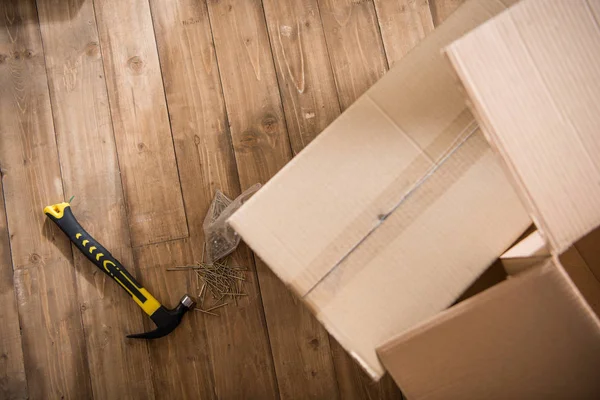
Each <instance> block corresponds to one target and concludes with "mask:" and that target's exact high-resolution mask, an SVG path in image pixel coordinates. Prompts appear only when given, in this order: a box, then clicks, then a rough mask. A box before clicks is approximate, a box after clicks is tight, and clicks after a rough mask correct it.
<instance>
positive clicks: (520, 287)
mask: <svg viewBox="0 0 600 400" xmlns="http://www.w3.org/2000/svg"><path fill="white" fill-rule="evenodd" d="M378 353H379V355H380V357H381V360H382V362H383V364H384V365H385V366H386V368H387V369H388V371H389V372H390V374H391V375H392V377H393V378H394V379H395V380H396V382H397V383H398V384H399V385H400V387H401V388H402V391H403V392H404V394H405V395H406V396H407V397H408V398H409V399H419V398H427V399H429V400H434V399H447V398H463V399H507V398H508V399H511V398H532V399H538V398H546V397H547V398H576V399H587V398H589V399H592V398H594V399H595V398H597V395H598V393H600V380H599V379H598V370H600V321H599V320H598V318H597V317H596V316H595V315H594V313H593V312H592V311H591V309H590V307H589V306H588V305H587V304H586V303H585V301H584V300H583V298H582V297H581V295H580V294H579V293H578V291H577V289H576V288H575V286H574V285H573V284H572V282H571V281H570V279H569V278H568V276H567V275H566V274H565V272H564V271H563V269H562V267H561V266H560V265H558V262H557V261H553V260H552V259H550V260H548V261H547V262H545V263H544V264H542V265H540V266H538V267H535V268H533V269H531V270H529V271H527V272H524V273H522V274H521V275H520V276H519V277H518V278H514V279H509V280H508V281H506V282H503V283H501V284H499V285H497V286H495V287H493V288H491V289H489V290H487V291H485V292H483V293H481V294H479V295H478V296H476V297H474V298H471V299H468V300H466V301H464V302H462V303H460V304H458V305H457V306H455V307H452V308H451V309H449V310H447V311H445V312H444V313H442V314H440V315H438V316H437V317H436V318H435V319H433V320H431V321H430V322H428V323H425V324H423V325H422V326H420V327H418V328H416V329H414V330H413V331H411V332H410V333H409V334H407V335H404V336H402V337H399V338H397V339H395V340H393V341H391V342H389V343H388V344H386V345H385V346H383V347H381V348H380V349H379V350H378Z"/></svg>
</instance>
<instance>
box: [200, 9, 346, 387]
mask: <svg viewBox="0 0 600 400" xmlns="http://www.w3.org/2000/svg"><path fill="white" fill-rule="evenodd" d="M209 11H210V20H211V26H212V32H213V36H214V40H215V47H216V52H217V58H218V60H219V68H220V72H221V79H222V82H223V89H224V96H225V103H226V106H227V111H228V115H229V122H230V127H231V135H232V138H233V147H234V151H235V155H236V159H237V163H238V172H239V176H240V182H241V186H242V189H244V188H247V187H249V186H251V185H252V184H254V183H256V182H263V183H264V182H265V181H267V180H268V179H269V178H270V177H271V176H273V174H275V173H276V172H277V171H278V170H279V169H280V168H281V167H283V165H284V164H285V163H286V162H287V161H289V160H290V158H291V151H290V145H289V142H288V137H287V131H286V126H285V121H284V116H283V112H282V109H281V99H280V96H279V92H278V90H277V89H276V88H277V85H278V83H277V79H276V72H275V69H274V65H273V59H272V54H271V51H270V48H269V38H268V35H267V28H266V25H265V22H264V15H263V10H262V7H261V4H260V2H256V1H245V2H238V1H233V0H226V1H211V2H209ZM256 269H257V273H258V279H259V282H260V288H261V294H262V299H263V305H264V309H265V316H266V320H267V326H268V330H269V338H270V342H271V349H272V351H273V358H274V361H275V371H276V374H277V381H278V383H279V391H280V395H281V397H282V398H302V397H306V398H309V397H312V398H337V388H336V384H335V380H334V379H333V373H334V372H333V365H332V360H331V355H330V349H329V344H328V341H327V334H326V333H325V331H324V330H323V328H322V327H321V326H320V324H319V323H318V322H317V321H316V320H315V319H314V317H313V316H312V315H311V314H310V312H309V311H308V310H307V309H306V308H305V306H304V305H302V304H300V302H299V301H297V300H296V299H295V297H294V296H293V295H292V294H291V293H289V292H288V291H287V289H286V288H285V287H284V285H283V283H281V281H279V280H278V279H277V277H276V276H275V275H274V274H273V273H272V272H271V271H270V270H269V269H268V267H267V266H266V265H265V264H264V263H263V262H262V261H260V260H259V259H256Z"/></svg>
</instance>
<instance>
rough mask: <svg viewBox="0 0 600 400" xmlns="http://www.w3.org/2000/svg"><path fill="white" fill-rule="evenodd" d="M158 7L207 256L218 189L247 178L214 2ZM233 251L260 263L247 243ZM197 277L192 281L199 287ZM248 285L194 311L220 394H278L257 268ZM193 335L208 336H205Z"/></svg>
mask: <svg viewBox="0 0 600 400" xmlns="http://www.w3.org/2000/svg"><path fill="white" fill-rule="evenodd" d="M151 8H152V15H153V18H154V27H155V32H156V39H157V44H158V49H159V56H160V61H161V67H162V71H163V77H164V81H165V90H166V95H167V103H168V107H169V113H170V118H171V126H172V130H173V138H174V141H175V152H176V155H177V163H178V165H179V168H180V171H181V185H182V190H183V196H184V200H185V205H186V213H187V216H188V221H189V230H190V238H189V243H190V246H189V247H190V250H188V256H189V257H190V258H191V259H192V260H191V261H189V262H190V263H191V262H192V261H200V260H201V259H202V256H203V254H202V253H203V244H204V235H203V231H202V222H203V220H204V216H205V215H206V212H207V211H208V207H209V204H210V202H211V201H212V198H213V195H214V193H215V190H216V189H220V190H222V191H224V192H225V193H226V194H227V195H228V196H230V197H231V198H234V197H236V196H237V195H238V194H239V192H240V184H239V179H238V175H237V169H236V162H235V157H234V154H233V147H232V144H231V138H230V136H229V124H228V121H227V116H226V112H225V103H224V99H223V92H222V88H221V82H220V78H219V69H218V67H217V61H216V58H215V52H214V47H213V41H212V35H211V30H210V21H209V18H208V11H207V8H206V5H205V4H204V3H203V2H197V1H194V0H177V1H169V2H164V1H162V0H152V1H151ZM232 259H233V261H232V262H233V263H236V264H238V265H242V266H246V267H250V268H253V262H252V258H251V256H250V253H249V251H248V250H247V248H246V247H245V246H242V247H241V248H240V249H239V250H238V251H237V252H236V253H235V254H234V255H233V256H232ZM171 274H173V273H171ZM195 282H196V281H195V280H194V281H193V282H191V283H192V285H191V286H192V288H193V289H194V290H195V293H194V294H197V293H198V289H197V288H195V287H194V286H195ZM245 292H246V293H248V296H247V297H245V298H242V299H240V300H239V301H238V304H237V306H236V305H231V306H227V307H225V308H223V309H220V310H219V314H220V317H218V318H215V317H213V316H210V315H208V316H207V315H205V314H201V313H198V312H196V313H194V314H196V315H195V318H196V319H197V323H198V324H203V325H202V326H203V327H204V328H203V329H204V330H205V335H206V340H204V341H203V342H204V343H205V346H206V348H207V351H208V352H209V354H210V359H211V360H212V371H213V372H212V373H213V375H214V377H215V378H214V391H215V393H216V394H217V395H218V397H219V398H235V397H239V396H241V395H242V393H243V395H244V397H247V398H272V397H276V395H277V385H276V381H275V374H274V369H273V360H272V356H271V351H270V345H269V340H268V336H267V332H266V326H265V323H264V315H263V308H262V303H261V298H260V292H259V288H258V284H257V280H256V272H255V271H254V270H251V271H249V272H248V274H247V280H246V282H245ZM205 319H206V322H204V320H205ZM199 329H200V328H195V330H196V331H199ZM189 340H193V341H195V342H196V343H197V342H199V341H202V340H201V339H199V338H197V337H191V338H190V339H189Z"/></svg>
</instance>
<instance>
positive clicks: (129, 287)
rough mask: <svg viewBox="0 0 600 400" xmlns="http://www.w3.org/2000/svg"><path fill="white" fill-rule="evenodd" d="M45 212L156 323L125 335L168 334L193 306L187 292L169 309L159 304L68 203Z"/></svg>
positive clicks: (45, 209)
mask: <svg viewBox="0 0 600 400" xmlns="http://www.w3.org/2000/svg"><path fill="white" fill-rule="evenodd" d="M44 213H45V214H46V215H47V216H48V218H50V219H51V220H52V221H54V223H56V225H58V227H59V228H60V229H61V230H62V231H63V232H64V233H65V234H66V235H67V236H68V238H69V239H70V240H71V242H73V243H74V244H75V246H76V247H77V248H78V249H79V250H80V251H81V252H82V253H83V254H84V255H85V256H86V257H87V258H88V260H90V261H91V262H92V263H93V264H94V265H95V266H96V267H98V268H100V270H102V272H104V273H105V274H107V275H108V276H110V277H111V278H112V279H114V280H115V282H117V283H118V284H119V285H120V286H121V287H122V288H123V289H125V291H127V293H129V295H130V296H131V297H132V298H133V301H135V302H136V304H137V305H138V306H140V307H141V308H142V310H144V312H145V313H146V314H148V315H149V316H150V319H151V320H152V321H153V322H154V323H155V324H156V326H157V328H156V329H155V330H153V331H150V332H145V333H136V334H133V335H127V337H128V338H136V339H157V338H160V337H163V336H165V335H168V334H169V333H171V332H172V331H173V330H174V329H175V328H177V326H179V323H180V322H181V318H182V317H183V314H185V313H186V312H187V311H188V310H190V309H191V308H192V307H193V306H194V300H193V299H192V298H191V297H190V296H188V295H187V294H186V295H184V296H183V297H182V298H181V300H180V301H179V304H178V305H177V307H175V308H174V309H171V310H170V309H168V308H165V307H164V306H162V305H161V304H160V303H159V302H158V300H156V299H155V298H154V296H152V295H151V294H150V293H149V292H148V291H147V290H146V289H145V288H144V287H143V286H142V285H140V284H139V283H138V282H137V281H136V279H135V278H134V277H133V276H131V274H130V273H129V272H127V270H126V269H125V268H124V267H123V265H121V263H120V262H119V261H118V260H117V259H116V258H114V257H113V256H112V255H111V254H110V253H109V252H108V250H106V249H105V248H104V246H102V245H101V244H100V243H98V242H97V241H96V240H95V239H94V238H93V237H92V236H91V235H90V234H89V233H87V232H86V231H85V230H84V229H83V228H82V227H81V225H80V224H79V222H77V219H75V216H74V215H73V212H72V211H71V205H70V204H69V203H66V202H65V203H58V204H54V205H51V206H47V207H45V208H44Z"/></svg>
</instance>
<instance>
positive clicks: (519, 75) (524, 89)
mask: <svg viewBox="0 0 600 400" xmlns="http://www.w3.org/2000/svg"><path fill="white" fill-rule="evenodd" d="M599 20H600V2H598V1H585V0H572V1H563V0H528V1H523V2H521V3H519V4H517V5H515V6H514V7H512V8H511V9H510V10H508V11H507V12H505V13H503V14H501V15H499V16H497V17H496V18H494V19H493V20H491V21H489V22H488V23H486V24H483V25H482V26H480V27H479V28H477V29H475V30H474V31H472V32H470V33H469V34H467V35H466V36H464V37H463V38H461V39H459V40H457V41H456V42H454V43H453V44H452V45H450V46H449V47H448V48H447V53H448V56H449V58H450V60H451V62H452V64H453V65H454V67H455V69H456V71H457V73H458V75H459V77H460V79H461V81H462V83H463V84H464V86H465V88H466V90H467V92H468V94H469V96H470V98H471V100H472V104H473V108H474V110H475V112H476V114H477V116H478V119H479V120H480V123H482V125H483V126H484V128H485V129H484V131H485V134H486V135H487V136H489V137H488V139H489V140H490V142H491V143H492V144H493V146H494V147H496V148H497V150H498V152H499V153H500V154H501V155H502V157H503V158H504V159H505V161H506V164H507V166H508V168H509V170H510V171H511V173H512V176H513V178H514V181H515V182H516V184H517V185H518V187H519V188H520V190H521V192H522V194H523V196H524V197H525V199H526V201H527V203H528V205H529V207H530V210H531V213H532V215H533V217H534V220H535V222H536V225H538V227H539V229H540V230H541V232H542V233H543V234H544V235H545V236H546V237H547V238H548V240H549V242H550V245H551V247H552V249H553V251H554V252H555V253H556V254H559V253H562V252H563V251H564V250H566V249H567V248H568V247H569V246H570V245H571V244H573V243H574V242H575V241H576V240H578V239H579V238H581V237H582V236H584V235H585V234H587V233H588V232H589V231H591V230H592V229H593V228H595V227H596V226H598V225H600V156H599V155H600V134H598V127H599V126H600V112H599V111H598V93H600V68H598V65H600V29H598V21H599Z"/></svg>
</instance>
